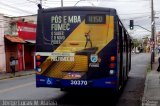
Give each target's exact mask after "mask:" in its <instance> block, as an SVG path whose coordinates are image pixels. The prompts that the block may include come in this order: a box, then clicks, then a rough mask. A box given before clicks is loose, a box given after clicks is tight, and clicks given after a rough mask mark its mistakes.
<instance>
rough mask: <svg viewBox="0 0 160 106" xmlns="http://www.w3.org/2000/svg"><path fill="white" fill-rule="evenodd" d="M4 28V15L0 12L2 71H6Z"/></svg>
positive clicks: (0, 61) (0, 59) (0, 70)
mask: <svg viewBox="0 0 160 106" xmlns="http://www.w3.org/2000/svg"><path fill="white" fill-rule="evenodd" d="M4 28H5V27H4V16H3V14H0V72H4V71H6V64H5V63H6V58H5V49H4V48H5V45H4Z"/></svg>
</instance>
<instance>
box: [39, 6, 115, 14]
mask: <svg viewBox="0 0 160 106" xmlns="http://www.w3.org/2000/svg"><path fill="white" fill-rule="evenodd" d="M86 10H88V11H105V12H111V13H114V14H117V12H116V9H114V8H105V7H90V6H77V7H76V6H72V7H56V8H47V9H42V12H54V11H86Z"/></svg>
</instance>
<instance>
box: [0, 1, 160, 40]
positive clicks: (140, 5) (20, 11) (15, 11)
mask: <svg viewBox="0 0 160 106" xmlns="http://www.w3.org/2000/svg"><path fill="white" fill-rule="evenodd" d="M153 1H154V10H155V16H156V17H157V18H155V24H156V31H160V6H159V4H160V0H153ZM38 3H40V0H3V1H2V0H0V13H2V14H5V15H6V16H25V15H32V14H37V4H38ZM42 6H43V8H51V7H53V8H54V7H60V6H61V0H42ZM63 6H97V7H110V8H115V9H116V10H117V12H118V15H119V17H120V19H121V20H122V22H123V24H124V26H125V27H126V29H127V30H128V32H129V33H130V34H131V36H133V37H134V38H142V37H144V36H145V35H151V32H149V31H147V30H144V29H142V28H140V27H138V26H134V30H129V20H134V24H135V25H139V26H141V27H144V28H146V29H148V30H151V0H63Z"/></svg>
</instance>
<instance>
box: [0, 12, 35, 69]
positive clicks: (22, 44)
mask: <svg viewBox="0 0 160 106" xmlns="http://www.w3.org/2000/svg"><path fill="white" fill-rule="evenodd" d="M3 18H4V19H3V25H4V28H3V30H1V31H2V32H3V33H2V34H1V35H2V37H1V39H2V40H1V42H2V44H1V45H3V46H1V48H2V49H3V51H4V52H3V57H4V60H5V61H2V62H1V63H0V64H1V66H2V64H3V67H5V68H4V69H3V70H4V71H6V72H11V69H10V57H12V56H13V57H14V58H15V59H16V60H17V64H16V71H22V70H29V69H34V66H35V64H34V51H35V37H36V15H32V16H23V17H6V16H3ZM4 65H5V66H4Z"/></svg>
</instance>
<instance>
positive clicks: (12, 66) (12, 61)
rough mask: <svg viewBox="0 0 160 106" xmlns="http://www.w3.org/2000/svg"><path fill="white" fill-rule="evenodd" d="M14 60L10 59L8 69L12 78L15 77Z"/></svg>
mask: <svg viewBox="0 0 160 106" xmlns="http://www.w3.org/2000/svg"><path fill="white" fill-rule="evenodd" d="M15 64H16V63H15V58H14V57H13V56H11V57H10V68H11V72H12V74H13V76H14V77H15Z"/></svg>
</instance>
